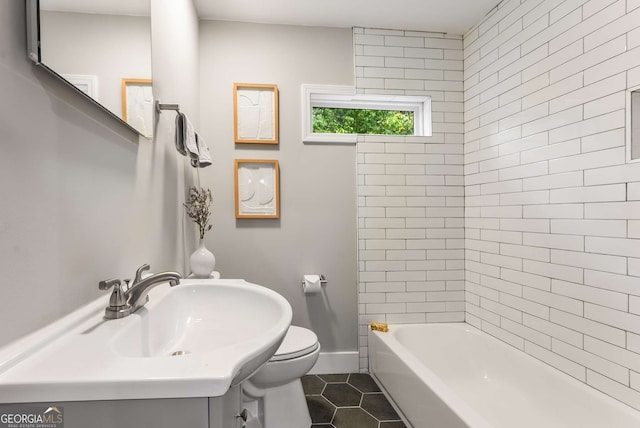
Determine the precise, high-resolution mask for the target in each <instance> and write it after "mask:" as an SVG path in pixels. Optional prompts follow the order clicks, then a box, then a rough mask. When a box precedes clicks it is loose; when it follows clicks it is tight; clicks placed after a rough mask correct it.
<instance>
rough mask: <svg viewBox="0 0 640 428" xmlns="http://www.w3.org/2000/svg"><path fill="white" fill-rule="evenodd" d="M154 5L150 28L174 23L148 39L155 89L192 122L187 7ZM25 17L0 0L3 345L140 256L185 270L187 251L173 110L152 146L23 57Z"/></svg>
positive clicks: (92, 293) (76, 302) (193, 51)
mask: <svg viewBox="0 0 640 428" xmlns="http://www.w3.org/2000/svg"><path fill="white" fill-rule="evenodd" d="M153 2H154V3H153V6H154V8H153V19H154V20H155V21H156V22H157V25H156V28H168V27H167V26H171V25H179V26H180V28H181V30H182V31H181V32H180V33H179V34H180V36H179V37H178V36H176V35H169V33H168V32H166V31H165V32H158V33H160V34H156V35H155V36H156V37H155V41H154V45H153V49H154V51H153V57H154V61H155V62H154V67H155V68H156V69H157V70H158V73H156V76H155V79H154V90H155V92H156V94H157V96H158V97H159V98H160V99H161V100H167V101H165V102H171V103H174V102H175V103H180V104H181V106H182V108H183V109H184V110H185V111H186V112H188V113H189V114H190V115H192V117H194V118H195V121H196V123H197V117H198V110H199V106H198V90H197V76H198V59H197V51H198V43H197V39H198V20H197V16H196V13H195V9H194V7H193V4H192V2H191V1H190V0H184V1H182V2H180V3H178V2H176V1H170V0H153ZM24 16H25V12H24V2H16V1H3V2H1V3H0V20H1V21H0V93H2V94H3V95H4V99H5V102H3V103H2V105H0V136H1V137H0V138H1V140H0V147H1V150H2V154H1V156H0V195H1V196H2V204H0V273H1V275H2V276H1V278H2V279H1V280H0V285H1V287H2V298H3V301H4V305H3V312H2V317H1V318H0V319H1V320H2V322H1V323H0V345H2V344H6V343H7V342H9V341H11V340H13V339H16V338H18V337H20V336H23V335H25V334H27V333H29V332H31V331H33V330H35V329H37V328H40V327H42V326H44V325H46V324H48V323H50V322H51V321H53V320H55V319H57V318H60V317H62V316H64V315H66V314H68V313H69V312H71V311H72V310H74V309H76V308H77V307H79V306H82V305H83V304H85V303H87V302H89V301H90V300H93V299H94V298H96V297H98V296H100V294H102V292H99V291H98V289H97V283H98V281H99V280H101V279H105V278H109V277H117V278H127V277H131V276H132V274H133V273H134V270H135V268H136V267H137V266H139V265H141V264H143V263H149V264H151V267H152V270H155V271H160V270H167V269H172V270H179V271H182V272H185V270H186V262H185V254H189V253H190V252H191V251H193V248H195V233H194V232H193V231H192V230H191V229H189V228H188V227H189V226H190V225H189V224H188V223H187V220H186V219H185V216H184V210H183V208H182V202H183V201H184V195H185V191H184V189H185V188H186V187H187V186H188V185H189V184H190V183H191V182H192V181H193V180H192V176H193V172H192V170H191V168H186V167H185V166H186V161H185V159H184V158H183V157H182V156H179V155H178V154H177V152H176V151H175V149H173V140H172V138H171V136H172V135H173V134H172V125H173V121H174V120H173V119H174V115H173V113H171V112H167V113H163V116H162V117H161V118H160V121H159V123H158V125H157V129H156V134H157V137H156V139H155V140H154V141H153V142H150V141H148V140H147V139H145V138H142V137H138V135H137V134H135V133H133V132H132V131H131V130H129V128H127V127H125V126H124V125H122V124H121V123H120V122H118V121H117V120H115V119H114V118H112V117H111V116H109V115H107V114H106V113H105V112H103V111H102V110H100V109H99V108H97V107H96V106H94V105H93V104H92V103H91V102H88V101H86V100H84V99H83V98H81V97H79V96H78V94H77V93H76V92H75V91H73V90H72V89H71V88H69V87H67V86H66V85H65V84H62V83H61V82H60V81H58V80H57V79H56V78H54V77H53V76H52V75H50V74H49V73H48V72H47V71H45V70H43V69H41V68H38V67H36V66H34V65H33V64H32V63H31V62H30V61H29V60H28V59H27V57H26V40H25V34H26V31H25V23H24V22H25V19H24ZM186 45H188V46H191V48H185V47H184V46H186ZM178 52H179V54H180V55H179V61H178V62H176V61H175V60H176V58H177V56H176V55H177V53H178ZM176 81H186V82H193V84H191V85H182V86H176V85H175V84H174V82H176ZM118 93H119V90H118ZM9 100H11V101H9ZM185 273H186V272H185Z"/></svg>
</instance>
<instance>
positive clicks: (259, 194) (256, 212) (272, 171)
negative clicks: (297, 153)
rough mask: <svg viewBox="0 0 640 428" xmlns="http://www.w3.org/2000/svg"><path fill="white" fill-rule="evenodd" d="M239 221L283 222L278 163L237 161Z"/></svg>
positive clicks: (237, 207) (274, 161) (236, 184)
mask: <svg viewBox="0 0 640 428" xmlns="http://www.w3.org/2000/svg"><path fill="white" fill-rule="evenodd" d="M235 195H236V218H280V167H279V164H278V161H277V160H260V159H236V160H235Z"/></svg>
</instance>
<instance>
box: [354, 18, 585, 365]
mask: <svg viewBox="0 0 640 428" xmlns="http://www.w3.org/2000/svg"><path fill="white" fill-rule="evenodd" d="M354 43H355V49H354V51H355V55H356V60H355V64H356V88H357V91H358V93H373V94H395V95H429V96H431V101H432V110H433V111H432V116H433V123H432V126H433V135H432V136H431V137H414V136H411V137H398V136H363V137H359V139H358V143H357V153H358V183H359V184H358V196H359V198H358V200H359V210H358V221H359V245H358V248H359V260H360V261H359V285H358V286H359V293H358V295H359V320H360V321H359V322H360V337H359V342H360V368H361V370H363V371H366V370H367V369H368V361H367V326H368V324H369V322H371V321H382V322H389V323H424V322H449V321H464V311H465V303H464V252H465V250H464V179H463V174H464V170H463V159H464V152H463V143H464V138H463V135H464V124H463V120H464V116H463V112H464V96H463V90H464V87H463V86H464V82H463V77H464V76H463V68H464V67H463V41H462V36H451V35H445V34H442V33H426V32H413V31H395V30H393V31H391V30H378V29H363V28H355V29H354ZM503 114H509V112H508V111H506V112H504V113H503ZM576 153H578V152H576ZM547 199H548V198H547ZM545 202H546V200H545ZM504 262H505V263H508V260H506V259H505V261H504Z"/></svg>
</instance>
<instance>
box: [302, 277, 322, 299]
mask: <svg viewBox="0 0 640 428" xmlns="http://www.w3.org/2000/svg"><path fill="white" fill-rule="evenodd" d="M302 288H303V291H304V294H316V293H319V292H320V291H321V290H322V282H321V281H320V275H304V277H303V281H302Z"/></svg>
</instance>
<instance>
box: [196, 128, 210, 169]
mask: <svg viewBox="0 0 640 428" xmlns="http://www.w3.org/2000/svg"><path fill="white" fill-rule="evenodd" d="M196 143H197V144H198V161H197V163H198V166H199V167H200V168H204V167H205V166H209V165H211V153H209V146H207V143H205V142H204V140H203V139H202V137H201V136H200V134H198V133H196Z"/></svg>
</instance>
